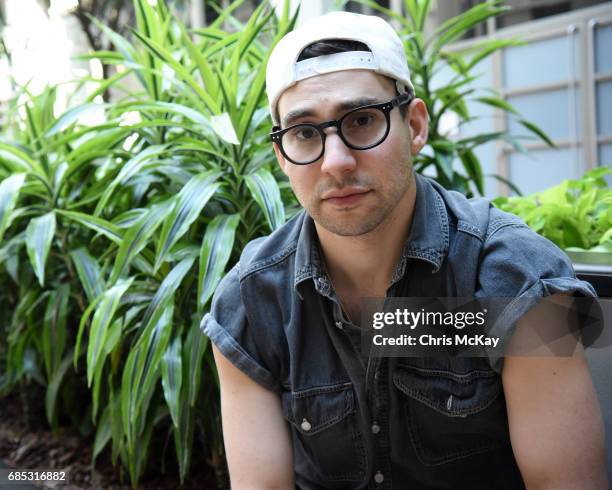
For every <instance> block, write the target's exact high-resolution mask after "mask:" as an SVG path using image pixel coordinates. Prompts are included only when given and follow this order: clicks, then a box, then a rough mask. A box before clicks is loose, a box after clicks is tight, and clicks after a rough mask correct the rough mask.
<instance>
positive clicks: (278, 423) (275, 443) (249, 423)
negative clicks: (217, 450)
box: [213, 345, 294, 490]
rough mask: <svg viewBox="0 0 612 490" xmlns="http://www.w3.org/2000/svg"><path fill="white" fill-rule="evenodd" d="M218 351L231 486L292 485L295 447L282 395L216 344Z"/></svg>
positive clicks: (276, 486)
mask: <svg viewBox="0 0 612 490" xmlns="http://www.w3.org/2000/svg"><path fill="white" fill-rule="evenodd" d="M213 354H214V356H215V362H216V364H217V370H218V372H219V380H220V382H221V415H222V423H223V438H224V442H225V452H226V454H227V463H228V466H229V473H230V480H231V486H232V489H233V490H241V489H249V490H250V489H266V490H267V489H278V490H281V489H282V490H284V489H293V488H294V480H293V449H292V446H291V436H290V434H289V429H288V427H287V423H286V422H285V420H284V419H283V415H282V411H281V404H280V399H279V397H278V396H277V395H276V394H275V393H273V392H271V391H268V390H267V389H265V388H263V387H262V386H260V385H259V384H257V383H256V382H255V381H253V380H252V379H251V378H249V377H248V376H247V375H246V374H244V373H243V372H242V371H240V370H239V369H238V368H237V367H235V366H234V365H233V364H232V363H231V362H230V361H228V360H227V359H226V358H225V356H223V354H221V352H220V351H219V350H218V349H217V348H216V347H215V346H214V345H213Z"/></svg>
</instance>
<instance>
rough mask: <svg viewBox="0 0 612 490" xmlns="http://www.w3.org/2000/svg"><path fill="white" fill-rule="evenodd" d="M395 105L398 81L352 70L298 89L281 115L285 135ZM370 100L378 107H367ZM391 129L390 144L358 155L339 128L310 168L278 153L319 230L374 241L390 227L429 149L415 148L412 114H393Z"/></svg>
mask: <svg viewBox="0 0 612 490" xmlns="http://www.w3.org/2000/svg"><path fill="white" fill-rule="evenodd" d="M394 97H395V88H394V83H393V82H392V81H391V80H389V79H387V78H385V77H383V76H381V75H378V74H376V73H374V72H372V71H368V70H347V71H340V72H334V73H328V74H324V75H319V76H316V77H312V78H308V79H306V80H302V81H300V82H298V83H297V84H296V85H294V86H293V87H291V88H289V89H288V90H287V91H285V92H284V93H283V95H282V96H281V98H280V100H279V103H278V113H279V117H280V121H281V127H282V128H286V127H288V126H292V125H294V124H297V123H300V122H311V123H321V122H324V121H328V120H330V119H339V118H340V117H341V116H342V115H343V114H345V113H346V112H348V110H349V109H346V107H350V106H351V105H354V103H356V104H357V105H366V104H373V103H380V102H388V101H389V100H391V99H393V98H394ZM366 99H368V100H371V102H365V103H360V101H362V100H366ZM418 102H419V103H420V104H422V102H420V101H418ZM413 104H414V102H413ZM342 106H344V107H345V109H343V108H342ZM425 119H426V113H425ZM390 121H391V124H390V131H389V135H388V136H387V138H386V139H385V140H384V141H383V142H382V143H381V144H380V145H378V146H376V147H374V148H371V149H369V150H352V149H350V148H348V147H347V146H346V145H345V144H344V142H343V141H342V140H341V139H340V137H339V136H338V134H337V132H336V128H327V129H325V132H326V133H327V137H326V139H325V153H324V154H323V156H322V157H321V158H320V159H319V160H317V161H315V162H314V163H311V164H308V165H295V164H293V163H291V162H290V161H288V160H285V159H284V158H283V156H282V154H281V153H280V150H279V149H278V147H277V146H276V144H275V145H274V150H275V153H276V156H277V159H278V161H279V164H280V166H281V168H282V169H283V171H284V172H285V174H286V175H287V177H288V178H289V181H290V183H291V187H292V188H293V191H294V193H295V195H296V196H297V198H298V201H299V202H300V204H301V205H302V206H303V207H304V208H305V209H306V211H307V212H308V214H310V216H312V218H313V219H314V220H315V222H316V223H317V224H318V225H320V226H322V227H324V228H325V229H327V230H328V231H330V232H331V233H334V234H337V235H343V236H358V235H363V234H366V233H369V232H371V231H372V230H375V229H376V228H377V227H378V226H379V225H380V224H381V223H383V222H384V221H385V219H388V218H389V216H390V215H391V213H392V212H393V211H394V210H395V209H396V207H397V206H398V203H400V201H402V198H405V197H406V191H407V190H408V188H409V187H410V184H411V182H412V180H413V179H412V152H414V153H416V151H418V150H419V149H420V146H422V144H420V146H419V147H418V149H416V151H414V150H415V147H414V144H412V145H411V143H412V141H411V140H412V138H411V126H410V112H409V113H408V114H407V116H406V117H405V118H402V116H401V114H400V111H399V109H398V108H394V109H393V110H392V111H391V113H390ZM423 143H424V141H423ZM347 194H348V195H347Z"/></svg>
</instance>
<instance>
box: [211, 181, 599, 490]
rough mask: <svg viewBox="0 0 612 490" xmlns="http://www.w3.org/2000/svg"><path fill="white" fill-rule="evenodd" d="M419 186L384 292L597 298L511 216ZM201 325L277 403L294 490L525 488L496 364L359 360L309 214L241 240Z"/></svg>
mask: <svg viewBox="0 0 612 490" xmlns="http://www.w3.org/2000/svg"><path fill="white" fill-rule="evenodd" d="M416 185H417V200H416V204H415V211H414V215H413V221H412V227H411V232H410V236H409V237H408V239H407V241H406V244H405V248H404V251H403V255H402V258H401V260H400V262H399V264H398V265H397V268H396V271H395V274H394V276H393V279H392V281H391V284H390V286H389V288H388V290H387V296H404V297H444V296H458V297H510V298H514V297H534V298H539V297H543V296H547V295H550V294H554V293H556V292H567V291H572V292H575V293H576V294H581V295H587V296H594V295H595V293H594V291H593V289H592V287H591V286H590V284H588V283H586V282H583V281H580V280H578V279H576V278H575V274H574V272H573V269H572V266H571V263H570V262H569V260H568V259H567V257H566V256H565V254H564V253H563V252H562V251H561V250H559V249H558V248H557V247H556V246H555V245H554V244H552V243H551V242H550V241H548V240H546V239H545V238H542V237H541V236H539V235H537V234H536V233H534V232H533V231H532V230H531V229H529V228H528V227H527V226H526V225H525V224H524V223H523V222H522V221H521V220H520V219H519V218H517V217H516V216H514V215H511V214H508V213H504V212H501V211H499V210H497V209H496V208H493V207H492V206H491V205H490V203H489V202H488V201H486V200H485V199H472V200H468V199H466V198H465V197H464V196H462V195H461V194H459V193H456V192H452V191H446V190H445V189H443V188H442V187H440V186H439V185H438V184H437V183H435V182H434V181H431V180H429V179H427V178H425V177H422V176H419V175H417V176H416ZM364 280H367V278H364ZM515 320H516V319H515ZM510 324H511V323H510ZM202 328H203V330H204V332H205V333H206V334H207V335H208V336H209V337H210V339H211V340H212V341H213V342H214V343H215V345H217V347H218V348H219V349H220V351H221V352H222V353H223V354H224V355H225V356H226V357H227V358H228V359H229V360H230V361H231V362H232V363H234V364H235V365H236V366H237V367H238V368H239V369H241V370H242V371H244V372H245V373H246V374H247V375H249V376H250V377H251V378H252V379H253V380H255V381H256V382H258V383H260V384H261V385H262V386H264V387H266V388H268V389H269V390H272V391H274V392H276V393H277V394H278V395H279V397H280V400H281V405H282V410H283V415H284V417H285V419H286V421H287V423H288V424H289V425H290V428H291V434H292V441H293V459H294V470H295V480H296V487H297V488H301V489H324V488H332V489H341V488H342V489H357V488H359V489H365V488H369V489H383V488H384V489H392V488H395V489H414V490H425V489H427V490H431V489H465V490H491V489H496V490H504V489H508V490H515V489H517V490H518V489H523V488H524V484H523V481H522V479H521V475H520V472H519V470H518V467H517V464H516V461H515V459H514V456H513V453H512V448H511V444H510V437H509V430H508V418H507V413H506V403H505V398H504V393H503V389H502V383H501V376H500V373H501V369H502V366H503V360H501V361H500V362H489V360H488V359H486V358H392V357H390V358H367V357H364V356H363V355H362V354H361V348H360V330H359V327H357V326H355V325H353V324H351V323H350V322H349V321H348V320H347V319H346V318H345V317H344V314H343V312H342V309H341V307H340V305H339V302H338V299H337V297H336V295H335V292H334V291H333V288H332V286H331V282H330V280H329V277H328V276H327V274H326V273H325V267H324V264H323V262H322V260H321V254H320V250H319V246H318V240H317V237H316V231H315V228H314V224H313V222H312V219H311V218H310V217H309V216H308V215H307V214H306V213H305V212H302V213H300V214H298V215H297V216H295V217H294V218H293V219H291V220H290V221H289V222H287V223H286V224H285V225H284V226H283V227H281V228H280V229H279V230H277V231H276V232H274V233H273V234H272V235H270V236H269V237H264V238H259V239H256V240H254V241H253V242H251V243H249V245H247V247H246V248H245V250H244V251H243V254H242V256H241V258H240V261H239V263H238V264H237V265H236V266H235V267H234V268H233V269H232V270H231V271H230V272H229V273H228V274H227V276H226V277H225V278H224V280H223V281H222V282H221V283H220V285H219V287H218V289H217V291H216V293H215V296H214V299H213V304H212V308H211V312H210V313H209V314H207V315H206V316H205V317H204V319H203V321H202Z"/></svg>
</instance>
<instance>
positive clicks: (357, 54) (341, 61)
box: [295, 51, 379, 82]
mask: <svg viewBox="0 0 612 490" xmlns="http://www.w3.org/2000/svg"><path fill="white" fill-rule="evenodd" d="M378 67H379V65H378V62H377V61H376V59H375V58H374V54H373V53H372V52H370V51H346V52H343V53H333V54H326V55H322V56H317V57H315V58H309V59H307V60H302V61H300V62H298V63H296V64H295V81H296V82H299V81H300V80H304V79H305V78H309V77H314V76H315V75H321V74H323V73H331V72H335V71H343V70H358V69H364V70H377V69H378Z"/></svg>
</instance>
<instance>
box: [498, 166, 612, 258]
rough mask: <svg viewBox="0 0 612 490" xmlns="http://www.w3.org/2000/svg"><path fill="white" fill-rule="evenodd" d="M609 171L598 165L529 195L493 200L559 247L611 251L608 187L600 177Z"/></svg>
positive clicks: (611, 212) (611, 213) (611, 200)
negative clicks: (577, 176)
mask: <svg viewBox="0 0 612 490" xmlns="http://www.w3.org/2000/svg"><path fill="white" fill-rule="evenodd" d="M610 174H612V169H610V168H608V167H599V168H596V169H593V170H590V171H589V172H587V173H585V174H584V176H583V177H582V178H581V179H578V180H564V181H563V182H562V183H561V184H559V185H557V186H555V187H551V188H550V189H547V190H545V191H543V192H538V193H536V194H533V195H531V196H524V197H522V196H521V197H498V198H497V199H495V200H494V201H493V202H494V203H495V205H496V206H498V207H499V208H500V209H503V210H504V211H508V212H510V213H514V214H516V215H518V216H520V217H521V218H523V220H525V222H526V223H527V224H528V225H529V226H530V227H531V228H533V229H534V230H535V231H537V232H538V233H540V234H541V235H543V236H545V237H546V238H548V239H549V240H551V241H553V242H554V243H555V244H557V245H558V246H559V247H561V248H564V249H574V250H576V249H582V250H584V249H590V250H592V251H602V252H608V253H611V252H612V189H610V187H609V185H608V183H607V182H606V180H605V179H604V177H605V176H606V175H610Z"/></svg>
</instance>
